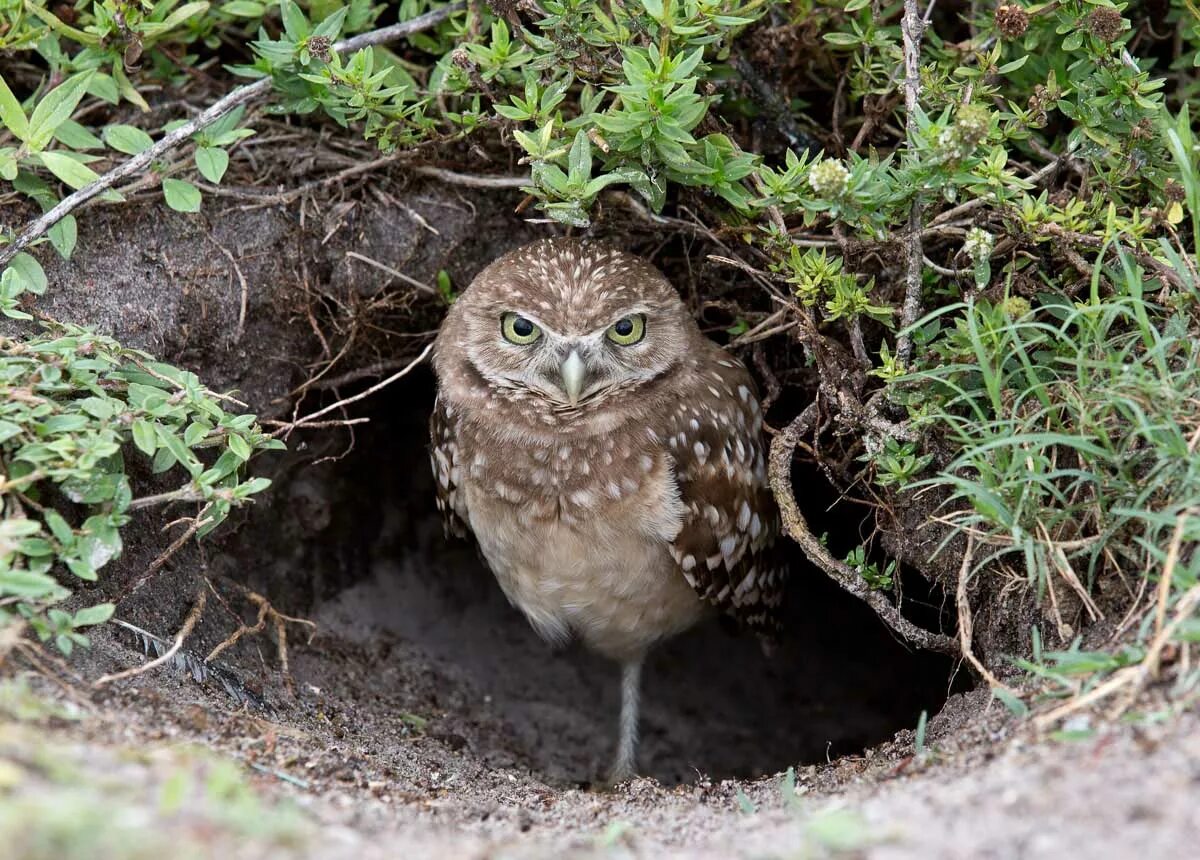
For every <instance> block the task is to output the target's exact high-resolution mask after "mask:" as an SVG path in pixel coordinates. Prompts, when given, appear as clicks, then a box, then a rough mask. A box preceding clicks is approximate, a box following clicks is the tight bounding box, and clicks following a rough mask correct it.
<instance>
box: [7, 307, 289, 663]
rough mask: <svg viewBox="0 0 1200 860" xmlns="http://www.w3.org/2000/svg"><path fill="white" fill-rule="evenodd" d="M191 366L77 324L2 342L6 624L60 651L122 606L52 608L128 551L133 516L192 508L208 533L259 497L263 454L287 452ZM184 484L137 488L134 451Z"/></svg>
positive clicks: (200, 526)
mask: <svg viewBox="0 0 1200 860" xmlns="http://www.w3.org/2000/svg"><path fill="white" fill-rule="evenodd" d="M230 402H231V401H229V400H228V399H227V398H226V399H222V398H220V397H218V396H217V395H215V394H213V393H212V392H210V391H208V390H207V389H205V388H204V387H203V386H202V385H201V384H200V381H199V380H198V379H197V378H196V376H195V375H194V374H192V373H189V372H186V371H181V370H179V369H177V368H175V367H172V366H170V365H166V364H162V363H160V362H157V361H155V360H154V359H153V358H152V357H151V356H149V355H147V354H146V353H143V352H140V351H137V350H131V349H126V348H123V347H121V346H120V345H119V344H117V343H116V342H115V341H113V340H111V339H109V338H105V337H101V336H99V335H96V334H93V333H91V332H89V331H87V330H86V329H83V328H80V327H77V326H69V325H59V324H54V325H50V326H49V327H48V328H47V330H46V332H45V333H44V334H43V335H41V336H38V337H32V338H29V339H26V340H21V341H17V340H12V339H10V338H6V337H0V502H2V503H3V505H2V509H0V625H6V624H12V623H14V622H16V621H17V620H18V619H23V620H24V621H26V622H27V623H28V624H29V625H30V626H31V627H32V629H33V631H34V632H35V633H36V634H37V635H38V636H39V637H40V638H41V639H43V640H53V641H54V642H55V644H56V645H57V646H58V647H59V649H60V650H62V651H63V652H64V653H70V652H71V650H72V648H73V647H74V646H75V645H86V644H87V639H86V636H85V635H84V634H82V633H80V632H79V631H80V630H81V629H83V628H86V627H88V626H91V625H94V624H98V623H101V622H103V621H105V620H107V619H108V617H109V616H110V615H111V614H112V610H113V607H112V605H111V604H100V605H98V606H94V607H91V608H89V609H83V610H79V611H77V612H75V613H73V614H71V613H67V612H65V611H62V610H61V609H58V608H55V604H56V603H59V602H61V601H62V600H63V599H64V598H65V597H67V595H68V594H69V593H70V591H71V587H70V585H71V583H74V582H77V581H79V580H83V581H89V580H95V579H96V578H97V576H98V573H99V571H100V570H101V569H102V568H103V567H104V566H105V565H107V564H108V563H109V562H111V561H112V560H113V559H114V558H116V557H117V556H119V555H120V554H121V551H122V548H123V545H122V539H121V530H122V528H123V527H124V526H125V525H127V524H128V523H129V521H130V517H131V515H132V513H133V512H134V511H136V510H138V509H141V508H148V507H154V506H156V505H160V504H163V503H166V502H170V501H189V502H196V503H198V504H199V505H200V506H201V507H200V513H199V514H198V517H199V520H198V529H197V533H198V534H199V535H204V534H206V533H207V532H209V531H211V530H212V529H213V528H215V527H216V526H217V525H218V524H219V523H220V522H221V521H222V520H224V519H225V518H226V517H227V516H228V515H229V512H230V511H231V510H232V509H233V508H234V507H237V506H239V505H242V504H244V503H246V502H247V501H249V500H250V499H251V498H252V497H253V496H254V495H255V494H256V493H259V492H262V491H263V490H264V489H266V488H267V486H268V485H269V484H270V482H269V481H268V480H267V479H266V478H246V477H244V467H245V464H246V462H247V461H248V460H249V459H250V458H251V457H252V456H253V455H254V453H255V452H257V451H264V450H271V449H275V448H280V447H282V443H280V442H278V441H277V440H274V439H271V438H269V437H267V436H266V435H264V434H263V433H262V431H261V430H260V429H259V428H258V426H257V424H256V423H255V419H254V416H253V415H246V414H235V413H231V412H228V411H226V410H227V404H228V403H230ZM131 457H132V458H134V459H135V460H141V461H142V463H143V464H144V465H143V467H142V468H146V469H148V471H149V472H151V473H152V474H155V475H163V476H164V477H166V476H179V478H180V479H181V480H182V484H181V485H180V486H179V487H177V488H176V489H173V490H170V491H167V492H163V493H156V494H151V495H147V496H137V495H135V493H134V481H132V480H131V478H130V474H129V472H130V458H131Z"/></svg>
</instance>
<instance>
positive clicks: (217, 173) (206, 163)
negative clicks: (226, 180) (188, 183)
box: [196, 146, 229, 185]
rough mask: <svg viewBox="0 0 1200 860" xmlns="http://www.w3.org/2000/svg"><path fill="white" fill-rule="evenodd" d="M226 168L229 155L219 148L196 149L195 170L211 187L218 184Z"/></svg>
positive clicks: (201, 147)
mask: <svg viewBox="0 0 1200 860" xmlns="http://www.w3.org/2000/svg"><path fill="white" fill-rule="evenodd" d="M228 167H229V153H228V152H226V151H225V150H223V149H221V148H220V147H219V146H198V147H196V169H197V170H199V171H200V175H201V176H203V177H204V178H205V179H207V180H208V181H209V182H211V183H212V184H213V185H219V184H220V182H221V178H222V177H223V176H224V175H225V170H226V168H228Z"/></svg>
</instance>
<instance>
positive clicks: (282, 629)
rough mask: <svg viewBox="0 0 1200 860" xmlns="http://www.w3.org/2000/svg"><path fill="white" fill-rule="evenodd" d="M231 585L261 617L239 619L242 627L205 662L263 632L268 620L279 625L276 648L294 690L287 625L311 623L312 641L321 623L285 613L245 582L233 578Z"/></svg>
mask: <svg viewBox="0 0 1200 860" xmlns="http://www.w3.org/2000/svg"><path fill="white" fill-rule="evenodd" d="M206 582H207V580H206ZM230 585H232V586H233V587H234V588H236V589H238V590H239V591H240V592H241V593H242V594H243V595H244V596H245V597H246V599H247V600H249V601H250V602H251V603H253V604H254V605H255V606H257V607H258V616H257V617H256V618H255V621H254V624H246V623H244V622H239V624H240V626H239V627H238V629H237V630H235V631H233V633H232V634H231V635H230V636H229V637H228V638H226V639H225V641H223V642H221V643H219V644H218V645H217V646H216V647H215V648H213V649H212V650H211V651H209V652H208V656H207V657H205V658H204V662H205V663H211V662H212V661H213V660H215V659H216V658H217V657H218V656H220V654H221V653H222V652H223V651H225V650H226V649H227V648H229V647H231V646H233V645H235V644H237V642H238V641H239V640H240V639H241V638H242V637H243V636H247V635H249V636H253V635H255V634H258V633H262V632H263V631H264V630H266V629H267V623H268V622H270V623H271V624H272V625H273V626H274V627H275V638H276V650H277V652H278V654H279V667H280V670H281V671H282V673H283V680H284V683H285V684H286V685H287V688H288V691H289V692H291V691H292V690H293V689H294V684H293V682H292V673H291V669H290V668H289V665H288V639H287V625H288V624H289V623H291V624H301V625H305V626H307V627H308V628H309V636H308V638H309V641H310V642H311V641H312V637H313V636H314V635H316V632H317V625H316V624H315V623H314V622H312V621H309V620H308V619H307V618H297V617H295V616H292V615H284V614H283V613H282V612H280V611H279V610H277V609H276V608H275V607H274V606H272V605H271V602H270V601H269V600H267V599H266V598H265V597H263V596H262V595H261V594H259V593H257V592H255V591H251V590H250V589H248V588H246V586H244V585H241V584H239V583H236V582H232V581H230ZM208 587H209V588H210V589H212V591H213V593H214V594H217V590H216V588H215V587H214V586H213V584H212V583H211V582H208ZM219 596H220V595H218V597H219Z"/></svg>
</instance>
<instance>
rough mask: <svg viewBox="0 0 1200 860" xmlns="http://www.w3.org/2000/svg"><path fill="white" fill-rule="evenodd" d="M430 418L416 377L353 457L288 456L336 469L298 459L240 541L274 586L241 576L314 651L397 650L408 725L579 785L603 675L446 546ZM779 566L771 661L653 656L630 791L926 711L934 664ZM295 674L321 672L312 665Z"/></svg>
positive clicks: (751, 773)
mask: <svg viewBox="0 0 1200 860" xmlns="http://www.w3.org/2000/svg"><path fill="white" fill-rule="evenodd" d="M343 394H345V392H343ZM432 402H433V382H432V378H431V376H430V374H429V372H428V370H427V369H425V368H422V369H420V370H418V371H416V372H414V374H413V375H412V376H411V377H410V378H408V379H405V380H403V381H402V382H401V383H399V384H396V385H394V386H392V387H391V388H389V389H387V390H386V391H385V392H383V393H381V394H378V395H376V396H375V397H374V398H372V399H371V400H370V401H369V402H368V404H367V409H368V410H369V411H368V415H369V417H370V418H371V421H370V423H369V424H367V425H359V426H357V427H355V428H352V429H353V440H352V444H347V436H346V434H348V433H349V429H347V430H344V431H341V433H340V435H339V434H333V435H331V434H328V433H325V434H323V436H321V437H315V436H314V437H309V438H311V439H313V440H314V441H312V442H311V443H307V442H301V443H299V444H298V445H294V447H297V448H300V449H303V448H304V447H305V446H306V445H307V444H313V445H315V446H317V447H315V448H314V449H313V452H320V453H324V451H325V448H322V447H320V444H324V445H325V446H326V447H327V448H328V449H329V450H332V451H335V452H336V453H339V454H340V457H339V458H338V459H336V460H326V461H325V462H321V463H319V464H317V465H312V464H311V462H308V463H306V462H304V459H305V458H307V459H308V460H309V461H311V460H313V459H320V457H314V456H313V455H312V454H310V453H309V452H306V451H304V450H300V451H299V454H300V455H301V457H300V459H299V460H297V461H296V462H297V464H296V465H295V466H294V468H292V469H291V470H290V471H288V472H287V474H285V475H284V476H282V477H281V478H280V479H279V481H278V483H277V486H276V488H275V490H274V491H273V493H272V494H271V495H270V497H269V498H264V500H263V501H264V504H263V505H262V506H261V508H260V510H258V511H256V512H255V513H254V514H253V515H252V516H251V517H250V518H249V520H248V521H247V522H246V523H245V524H244V526H243V528H242V529H241V533H240V538H239V543H240V544H241V545H242V546H243V547H246V546H249V545H251V544H252V545H254V546H255V547H257V548H258V549H259V550H262V551H266V552H267V553H268V554H273V556H274V558H275V562H274V564H275V569H274V572H273V573H272V571H271V570H270V569H269V565H267V564H265V563H264V564H256V565H255V567H256V569H258V570H259V574H260V576H265V577H266V579H267V581H264V582H262V583H261V584H260V585H259V587H260V588H261V589H262V590H263V593H269V594H271V595H272V598H273V599H276V600H282V601H284V602H285V603H286V604H287V605H289V606H290V607H291V608H292V609H294V610H302V611H304V612H305V613H306V614H308V615H309V616H310V617H312V618H314V619H315V620H316V621H317V622H318V623H319V624H320V625H321V628H322V630H323V631H325V634H326V635H330V634H332V635H333V636H336V637H342V638H344V639H346V640H350V641H352V642H355V643H360V644H368V645H369V644H375V645H378V644H379V643H381V642H388V643H398V644H400V645H402V646H403V647H401V648H399V649H398V650H397V653H398V654H400V655H402V656H400V657H398V658H397V659H405V660H409V661H417V662H419V663H420V664H421V665H419V666H415V667H413V666H410V667H408V668H409V669H411V670H413V671H414V672H421V673H425V674H426V675H428V676H430V677H432V678H433V679H434V680H433V681H431V682H429V683H428V684H426V685H424V686H423V688H422V689H424V691H425V692H424V693H420V692H418V693H413V692H412V691H411V690H406V691H404V692H405V694H406V695H407V696H408V698H407V699H406V704H405V709H406V710H408V711H412V712H413V713H417V714H420V713H422V712H423V711H425V712H428V713H434V712H437V713H438V714H439V716H438V717H437V720H436V722H437V723H438V724H439V725H440V726H441V729H440V732H439V733H440V734H442V735H446V736H452V737H456V738H463V739H465V742H466V745H467V746H468V748H469V751H470V752H471V753H473V754H475V755H478V756H479V757H480V758H481V759H483V760H484V761H485V762H487V763H488V764H489V765H490V766H493V767H504V766H515V767H522V768H529V769H531V770H532V771H533V772H534V773H535V774H536V775H537V776H539V777H541V778H543V779H545V780H547V781H550V782H552V783H560V784H563V783H565V784H580V783H585V782H587V781H589V780H591V779H593V778H595V777H596V776H597V775H598V774H600V773H601V772H602V770H603V768H604V765H605V763H606V762H607V760H608V758H609V756H610V755H611V751H612V747H613V743H614V735H615V729H616V714H617V708H618V703H619V690H618V671H617V668H616V667H615V666H614V665H612V664H609V663H607V662H606V661H604V660H602V659H600V658H598V657H596V656H594V655H591V654H589V653H587V652H586V651H584V650H583V649H582V648H580V647H577V646H574V647H568V648H567V649H565V650H561V651H555V650H554V649H552V648H551V647H550V646H549V645H547V644H546V643H545V642H543V641H541V640H540V639H539V638H538V636H537V635H536V634H535V633H534V632H533V630H532V629H531V628H530V627H529V625H528V623H527V622H526V621H525V619H524V617H523V616H522V615H521V613H520V612H519V611H518V610H516V609H515V608H513V607H512V606H510V605H509V604H508V602H507V600H506V599H505V597H504V595H503V593H502V592H501V591H500V588H499V586H498V585H497V584H496V582H495V581H494V579H493V578H492V576H491V574H490V573H489V572H488V570H487V568H486V566H485V565H484V563H483V562H482V561H481V560H480V559H479V557H478V555H477V554H476V552H475V550H474V548H473V547H472V546H471V545H470V544H469V543H466V542H463V541H458V540H453V539H448V538H446V537H445V536H444V534H443V531H442V524H441V520H440V517H439V515H438V513H437V510H436V508H435V504H434V485H433V477H432V474H431V472H430V469H429V463H428V438H427V426H428V416H429V411H430V408H431V406H432ZM317 439H323V440H324V442H323V443H320V444H318V442H317V441H316V440H317ZM794 479H795V482H796V486H795V489H796V494H797V498H798V499H799V501H800V503H801V505H802V506H803V508H804V509H805V512H806V514H807V515H808V516H809V518H810V520H811V523H812V527H813V530H814V532H816V533H818V534H820V533H822V532H828V535H829V538H828V539H829V541H830V545H831V547H832V548H833V549H834V550H835V551H836V552H838V553H840V554H844V552H845V551H847V549H848V548H849V547H852V546H854V545H856V544H857V543H858V542H859V541H860V540H861V536H860V531H862V530H864V529H865V528H866V525H865V521H864V516H863V515H862V514H861V513H860V512H856V510H855V509H852V508H850V507H849V506H847V505H846V504H839V505H836V506H834V507H832V508H830V507H829V506H830V505H831V503H833V502H834V501H835V500H836V498H837V497H836V494H835V493H834V492H833V491H832V489H831V488H830V487H829V486H828V484H827V483H826V482H825V480H824V479H823V478H822V477H821V476H820V475H819V473H817V472H816V471H815V470H813V471H811V472H810V471H807V470H804V469H801V468H797V470H796V473H795V475H794ZM857 510H858V511H861V510H862V509H857ZM280 547H284V549H282V550H280V549H279V548H280ZM277 550H278V551H277ZM788 561H789V564H790V567H791V585H790V588H789V594H788V600H787V607H786V611H785V624H786V630H787V635H786V636H785V639H784V641H783V643H782V645H781V647H780V648H779V649H778V650H777V652H776V653H775V654H774V655H773V656H772V657H771V658H766V657H764V656H763V654H762V652H761V649H760V647H759V645H758V643H757V642H756V641H755V640H754V639H753V638H751V637H748V636H738V635H735V634H732V633H730V632H729V631H728V629H727V626H726V625H721V624H720V623H718V622H717V621H712V622H708V623H705V624H703V625H701V626H700V627H698V628H696V629H694V630H692V631H690V632H688V633H686V634H684V635H682V636H680V637H678V638H677V639H675V640H673V641H671V642H669V643H666V644H665V645H664V646H662V647H660V648H659V649H657V650H656V651H655V652H653V653H652V655H651V657H650V659H649V661H648V664H647V668H646V674H645V682H644V691H643V710H642V732H641V734H642V741H641V750H640V764H641V771H642V772H643V773H644V774H646V775H649V776H653V777H656V778H657V779H659V780H660V781H662V782H664V783H667V784H674V783H679V782H687V781H691V780H694V779H695V778H696V777H697V775H698V774H705V775H707V776H710V777H714V778H726V777H740V778H746V777H755V776H759V775H763V774H768V773H774V772H778V771H781V770H784V769H786V768H787V767H788V766H790V765H795V764H807V763H820V762H825V761H826V760H828V759H832V758H834V757H837V756H840V755H845V754H853V753H857V752H860V751H862V750H863V749H865V748H866V747H868V746H870V745H872V744H875V743H878V742H880V741H883V740H886V739H888V738H890V737H891V736H892V735H893V734H894V733H895V732H897V731H899V730H901V729H906V728H912V727H913V726H915V725H916V723H917V721H918V718H919V715H920V713H921V711H923V710H924V711H928V712H929V713H930V714H933V713H935V712H936V711H937V710H938V709H939V708H940V707H941V705H942V703H943V702H944V701H945V699H946V697H947V695H948V692H949V687H950V678H951V676H952V666H951V663H950V661H949V660H947V659H946V658H943V657H939V656H937V655H932V654H927V653H922V652H914V651H912V650H909V649H907V648H906V647H905V646H903V645H902V644H900V643H898V642H897V641H895V640H894V638H893V637H892V636H891V635H890V634H889V632H888V631H887V630H886V629H885V628H884V627H883V625H882V624H881V623H880V622H879V621H878V619H877V618H876V617H875V616H874V614H873V613H872V612H871V611H870V610H869V609H868V608H867V607H866V605H865V604H863V603H861V602H859V601H857V600H856V599H855V598H853V597H851V596H849V595H847V594H845V593H844V592H842V591H841V590H839V589H838V587H837V586H836V585H834V584H833V583H832V582H831V581H830V580H829V579H828V578H826V577H825V576H824V575H823V574H822V573H820V572H819V571H817V570H816V569H814V568H813V567H812V566H811V565H809V564H808V563H807V562H806V561H805V560H804V558H803V556H802V554H801V553H800V551H799V549H798V548H797V547H795V546H794V545H792V544H791V543H790V542H788ZM906 585H907V582H906ZM909 597H910V598H911V597H912V595H911V594H910V595H909ZM926 597H928V595H926ZM932 614H933V615H936V614H937V613H936V612H934V613H932ZM310 658H312V659H316V660H318V661H319V660H320V659H321V658H320V652H319V649H316V651H315V652H312V651H311V649H310ZM339 659H345V657H344V654H343V655H341V656H339ZM319 669H320V667H317V670H318V671H319ZM359 674H362V675H364V676H367V675H369V673H365V672H364V673H359ZM408 674H409V675H410V676H411V674H412V672H409V673H408ZM297 680H298V681H304V680H305V679H303V678H298V679H297ZM379 683H384V682H383V681H380V679H378V678H376V679H373V680H369V681H365V682H364V683H363V687H362V689H354V688H351V689H350V692H349V693H348V695H350V696H352V697H355V698H358V699H359V700H360V701H359V704H361V705H362V706H363V707H369V706H370V705H371V703H372V702H375V701H378V700H380V696H379V694H380V693H381V692H387V691H381V690H380V689H379V687H378V684H379ZM449 688H453V690H451V689H449ZM345 689H346V688H345V687H343V690H345ZM397 692H399V691H397ZM422 697H423V698H422ZM447 703H452V704H451V706H450V708H449V711H448V712H447V710H446V707H445V706H446V704H447ZM384 716H385V717H386V715H384ZM397 718H399V715H397Z"/></svg>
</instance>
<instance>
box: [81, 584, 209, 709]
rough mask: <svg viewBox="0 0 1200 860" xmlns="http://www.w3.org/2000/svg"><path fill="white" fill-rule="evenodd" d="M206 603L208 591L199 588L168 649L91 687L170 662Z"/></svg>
mask: <svg viewBox="0 0 1200 860" xmlns="http://www.w3.org/2000/svg"><path fill="white" fill-rule="evenodd" d="M207 603H208V591H206V590H205V589H204V588H201V589H200V591H199V592H197V594H196V602H195V603H193V604H192V611H191V612H189V613H188V616H187V618H185V619H184V621H183V626H182V627H180V628H179V632H178V633H176V634H175V641H174V642H172V643H171V647H170V648H168V649H167V650H166V651H165V652H163V653H162V654H161V655H159V656H158V657H155V658H154V659H153V660H151V661H150V662H149V663H143V664H142V665H140V666H133V667H131V668H129V669H126V670H124V671H123V672H116V673H114V674H111V675H104V676H102V677H100V678H97V679H96V680H95V681H94V682H93V683H92V686H93V687H103V686H104V685H106V684H111V683H112V682H113V681H123V680H124V679H126V678H132V677H133V676H134V675H140V674H142V673H143V672H149V671H150V670H151V669H154V668H157V667H158V666H161V665H163V664H164V663H168V662H170V661H171V659H172V658H173V657H174V656H175V655H176V654H177V653H178V652H179V649H180V648H182V647H183V640H184V639H186V638H188V636H190V635H191V633H192V630H194V629H195V627H196V624H197V622H199V620H200V616H201V615H202V614H203V613H204V607H205V605H206V604H207Z"/></svg>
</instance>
